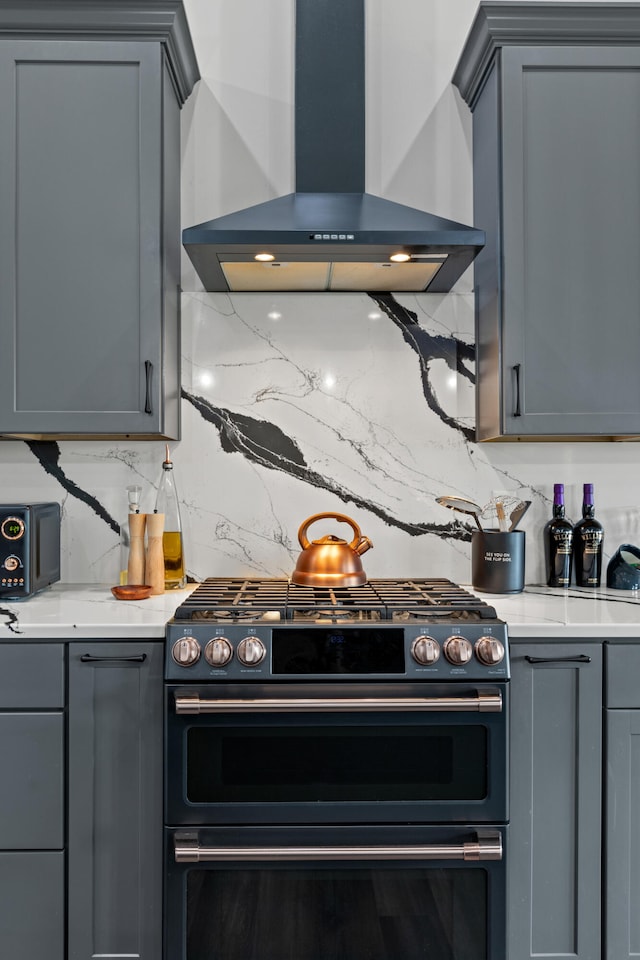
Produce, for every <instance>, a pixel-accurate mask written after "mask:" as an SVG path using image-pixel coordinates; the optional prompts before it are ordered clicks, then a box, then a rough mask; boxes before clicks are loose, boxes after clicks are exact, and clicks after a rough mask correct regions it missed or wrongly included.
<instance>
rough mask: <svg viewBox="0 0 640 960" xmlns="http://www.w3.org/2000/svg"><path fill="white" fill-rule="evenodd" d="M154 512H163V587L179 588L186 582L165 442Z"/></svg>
mask: <svg viewBox="0 0 640 960" xmlns="http://www.w3.org/2000/svg"><path fill="white" fill-rule="evenodd" d="M156 512H157V513H163V514H164V532H163V534H162V551H163V553H164V588H165V590H179V589H181V588H182V587H184V586H185V584H186V582H187V578H186V573H185V565H184V538H183V536H182V521H181V519H180V505H179V503H178V491H177V490H176V481H175V477H174V473H173V463H172V462H171V458H170V456H169V444H167V446H166V455H165V459H164V462H163V464H162V475H161V477H160V483H159V485H158V496H157V497H156Z"/></svg>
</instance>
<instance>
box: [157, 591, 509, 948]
mask: <svg viewBox="0 0 640 960" xmlns="http://www.w3.org/2000/svg"><path fill="white" fill-rule="evenodd" d="M165 656H166V661H165V662H166V669H165V676H166V724H165V744H166V755H165V765H166V792H165V812H166V815H165V821H166V867H167V869H166V884H165V890H166V931H165V933H166V945H167V946H166V954H165V955H166V960H199V958H200V957H202V956H205V955H206V956H207V957H211V958H215V960H218V958H220V960H222V958H224V960H282V958H283V957H285V956H293V955H295V956H296V958H297V960H338V958H340V960H347V958H349V960H352V958H355V957H359V956H363V957H371V958H375V960H391V958H393V960H396V958H397V957H399V956H402V957H403V960H417V958H418V957H420V958H422V957H424V956H425V955H433V956H438V957H439V958H442V960H498V958H500V960H503V957H504V950H505V930H504V917H505V909H504V895H505V893H504V891H505V862H504V853H503V850H504V845H505V842H506V834H507V819H508V808H507V786H506V784H507V708H508V686H509V685H508V680H509V655H508V642H507V631H506V625H505V624H504V623H503V622H502V621H500V620H499V619H498V618H497V616H496V613H495V610H494V609H493V608H492V607H490V606H488V605H487V604H485V603H484V602H483V601H481V600H479V599H478V598H477V597H475V596H473V595H472V594H470V593H468V592H467V591H465V590H464V589H462V588H460V587H458V586H456V585H455V584H452V583H451V582H450V581H448V580H441V579H440V580H435V579H431V580H425V579H410V580H371V581H368V582H367V583H366V584H364V585H362V586H358V587H342V588H326V587H322V588H317V587H316V588H312V587H304V586H298V585H295V584H293V583H291V582H289V581H287V580H243V579H233V578H231V579H211V580H206V581H205V582H204V583H203V584H201V585H200V586H199V587H198V588H197V589H196V590H195V592H194V593H193V594H192V595H191V596H190V597H189V598H188V599H187V600H186V601H185V602H184V603H183V604H182V605H181V606H180V607H179V608H178V609H177V610H176V613H175V616H174V618H173V619H172V620H171V621H170V622H169V624H168V625H167V644H166V655H165ZM240 904H241V905H242V906H240ZM292 945H295V949H294V950H293V953H292V952H291V950H292V949H293V948H292Z"/></svg>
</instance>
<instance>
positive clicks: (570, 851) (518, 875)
mask: <svg viewBox="0 0 640 960" xmlns="http://www.w3.org/2000/svg"><path fill="white" fill-rule="evenodd" d="M511 664H512V680H511V687H512V689H511V697H510V701H511V743H510V827H509V846H508V854H507V856H508V861H507V863H508V882H507V890H508V892H507V919H508V950H507V956H508V958H509V960H530V958H534V957H541V956H544V957H545V958H547V960H560V958H566V957H574V958H576V960H600V958H601V922H600V917H601V806H602V805H601V783H602V645H601V644H600V643H594V642H591V643H579V644H577V643H561V642H559V641H558V642H551V643H537V642H528V641H527V642H520V641H516V642H514V641H512V644H511ZM621 956H622V955H618V956H617V958H616V960H620V958H621ZM612 960H613V955H612Z"/></svg>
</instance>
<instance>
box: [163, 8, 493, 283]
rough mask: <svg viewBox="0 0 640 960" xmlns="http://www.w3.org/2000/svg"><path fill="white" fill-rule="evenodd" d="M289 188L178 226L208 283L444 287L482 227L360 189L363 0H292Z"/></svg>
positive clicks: (479, 239)
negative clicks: (193, 223)
mask: <svg viewBox="0 0 640 960" xmlns="http://www.w3.org/2000/svg"><path fill="white" fill-rule="evenodd" d="M295 36H296V48H295V176H296V192H295V193H290V194H287V195H286V196H284V197H279V198H277V199H275V200H268V201H267V202H266V203H260V204H257V205H255V206H252V207H247V208H246V209H244V210H240V211H238V212H236V213H231V214H228V215H227V216H223V217H218V218H217V219H215V220H210V221H208V222H206V223H200V224H197V225H196V226H193V227H189V228H187V229H186V230H183V233H182V242H183V244H184V247H185V249H186V251H187V253H188V255H189V257H190V259H191V261H192V262H193V265H194V266H195V268H196V271H197V273H198V275H199V277H200V279H201V280H202V283H203V284H204V287H205V289H206V290H210V291H269V292H272V291H307V292H311V291H341V292H345V291H364V292H374V291H379V292H380V291H411V292H422V291H427V290H428V291H429V292H438V293H442V292H446V291H448V290H450V289H451V287H452V286H453V284H454V283H455V282H456V280H457V279H458V278H459V277H460V276H461V275H462V273H463V272H464V271H465V270H466V269H467V267H468V266H469V264H470V263H471V262H472V261H473V259H474V257H475V256H476V255H477V254H478V253H479V251H480V250H481V249H482V247H483V246H484V242H485V235H484V232H483V231H482V230H476V229H475V228H474V227H468V226H465V225H464V224H460V223H456V222H455V221H452V220H445V219H443V218H442V217H437V216H434V215H432V214H429V213H426V212H424V211H422V210H416V209H414V208H413V207H408V206H406V205H404V204H400V203H393V202H392V201H390V200H384V199H382V198H381V197H377V196H374V195H372V194H369V193H365V192H364V186H365V182H364V180H365V119H364V118H365V109H364V108H365V71H364V40H365V28H364V0H296V24H295Z"/></svg>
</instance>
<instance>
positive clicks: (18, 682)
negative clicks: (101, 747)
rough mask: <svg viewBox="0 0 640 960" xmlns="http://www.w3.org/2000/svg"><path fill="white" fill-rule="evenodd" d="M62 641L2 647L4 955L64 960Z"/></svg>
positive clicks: (0, 937)
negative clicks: (58, 642) (59, 642)
mask: <svg viewBox="0 0 640 960" xmlns="http://www.w3.org/2000/svg"><path fill="white" fill-rule="evenodd" d="M64 707H65V667H64V646H63V645H62V644H53V643H52V644H45V643H43V644H39V643H30V644H26V645H23V644H18V643H15V644H14V643H8V644H2V645H0V769H1V770H2V777H1V779H0V957H3V958H4V957H7V958H9V957H11V958H16V960H18V958H19V960H42V958H43V957H46V958H47V960H65V939H64V938H65V927H66V923H65V853H64V846H65V809H64V807H65V781H64V777H65V721H64Z"/></svg>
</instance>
